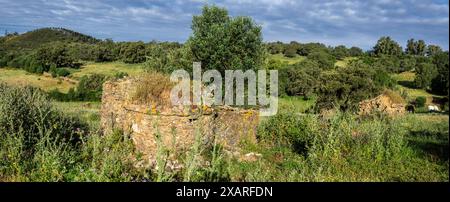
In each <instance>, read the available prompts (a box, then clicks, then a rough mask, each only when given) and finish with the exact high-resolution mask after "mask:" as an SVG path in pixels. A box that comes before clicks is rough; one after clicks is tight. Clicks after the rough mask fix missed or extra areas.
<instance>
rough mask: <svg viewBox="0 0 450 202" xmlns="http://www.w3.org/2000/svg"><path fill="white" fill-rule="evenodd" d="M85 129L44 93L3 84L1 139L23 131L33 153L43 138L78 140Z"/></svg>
mask: <svg viewBox="0 0 450 202" xmlns="http://www.w3.org/2000/svg"><path fill="white" fill-rule="evenodd" d="M84 128H85V125H84V124H82V123H81V122H80V121H79V120H78V119H75V118H72V117H68V116H65V115H63V114H61V113H60V112H58V111H56V110H54V109H53V106H52V105H51V102H50V100H49V99H48V98H47V96H46V95H45V93H43V92H42V91H40V90H38V89H36V88H32V87H24V88H22V87H9V86H6V85H4V84H0V133H1V134H0V137H2V138H4V136H5V135H13V134H16V133H17V132H21V133H22V134H23V135H24V140H23V143H22V144H23V146H24V148H26V149H27V150H32V148H33V146H34V145H35V144H36V143H37V141H38V140H39V139H40V138H41V137H43V136H49V137H50V138H51V139H53V140H56V141H63V142H68V141H74V140H76V139H77V138H78V137H77V134H78V131H79V130H82V129H84Z"/></svg>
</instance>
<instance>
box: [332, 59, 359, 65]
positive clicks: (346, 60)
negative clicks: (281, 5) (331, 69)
mask: <svg viewBox="0 0 450 202" xmlns="http://www.w3.org/2000/svg"><path fill="white" fill-rule="evenodd" d="M354 59H356V57H346V58H344V59H343V60H338V61H336V64H334V65H335V66H336V67H347V65H348V63H349V62H350V61H352V60H354Z"/></svg>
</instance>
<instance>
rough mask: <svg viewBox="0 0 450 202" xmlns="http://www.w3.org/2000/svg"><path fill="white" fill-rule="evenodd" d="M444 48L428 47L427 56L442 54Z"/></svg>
mask: <svg viewBox="0 0 450 202" xmlns="http://www.w3.org/2000/svg"><path fill="white" fill-rule="evenodd" d="M442 52H443V51H442V48H441V47H440V46H437V45H428V47H427V56H431V57H432V56H434V55H436V54H438V53H442Z"/></svg>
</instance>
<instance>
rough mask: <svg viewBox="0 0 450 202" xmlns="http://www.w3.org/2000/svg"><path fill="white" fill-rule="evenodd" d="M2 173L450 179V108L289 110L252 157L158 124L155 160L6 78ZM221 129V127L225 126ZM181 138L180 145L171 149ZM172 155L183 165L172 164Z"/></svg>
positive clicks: (121, 136) (31, 177)
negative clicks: (186, 138) (144, 162)
mask: <svg viewBox="0 0 450 202" xmlns="http://www.w3.org/2000/svg"><path fill="white" fill-rule="evenodd" d="M0 101H1V102H0V181H52V182H53V181H107V182H108V181H448V180H449V176H448V169H449V156H448V148H449V145H448V135H449V134H448V130H449V125H448V116H442V115H417V114H410V115H406V116H404V117H399V118H391V117H385V116H382V115H377V116H367V117H359V116H355V115H353V114H349V113H342V112H339V111H337V112H336V113H335V114H334V115H332V116H329V117H327V118H325V117H321V116H318V115H314V114H298V113H296V112H295V111H293V112H289V111H280V112H279V113H278V115H276V116H273V117H270V118H268V119H266V120H264V121H263V122H262V123H261V125H260V127H259V131H258V144H252V143H246V144H245V145H244V146H243V147H242V151H241V154H245V153H246V152H258V153H261V154H262V158H260V159H257V160H256V161H245V160H241V159H239V158H234V157H233V155H229V152H225V150H224V149H223V148H222V146H221V145H220V144H218V141H217V139H216V138H214V139H212V141H213V142H212V144H210V143H206V144H205V142H204V140H205V138H204V134H203V133H202V128H201V125H200V123H198V124H197V126H196V128H197V130H196V132H195V133H194V134H192V135H193V137H194V141H193V143H192V145H191V147H190V148H188V149H187V150H186V151H185V152H177V150H176V149H175V150H174V149H173V148H175V146H176V142H175V139H176V138H175V137H176V135H177V133H176V131H175V130H173V131H172V134H171V135H172V143H171V144H172V146H171V147H169V145H165V144H164V143H163V142H164V141H163V134H161V133H160V132H159V130H158V129H157V124H155V127H156V130H155V131H156V133H155V140H156V144H157V152H156V169H154V170H153V172H152V170H150V169H149V168H148V167H145V166H144V167H137V166H135V163H136V162H138V161H139V153H138V152H136V151H135V148H134V145H133V143H132V141H131V139H130V134H127V133H124V132H122V131H118V130H116V131H114V132H112V133H110V134H101V133H100V132H99V131H97V130H95V127H94V128H89V126H88V125H87V124H85V123H84V122H83V121H81V120H79V119H77V118H74V117H70V116H68V115H66V114H64V113H61V112H59V111H58V110H56V109H55V108H54V107H53V106H52V104H51V102H49V100H48V99H47V98H46V96H45V93H42V92H40V91H38V90H36V89H33V88H14V87H8V86H5V85H0ZM216 135H217V134H216ZM170 148H172V149H170ZM172 160H175V161H176V162H180V163H181V164H182V165H183V167H181V168H180V169H168V168H169V167H170V166H171V165H173V163H172V162H170V161H172Z"/></svg>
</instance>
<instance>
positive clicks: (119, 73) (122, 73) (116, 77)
mask: <svg viewBox="0 0 450 202" xmlns="http://www.w3.org/2000/svg"><path fill="white" fill-rule="evenodd" d="M127 76H128V73H126V72H117V73H115V74H114V78H115V79H122V78H124V77H127Z"/></svg>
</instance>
